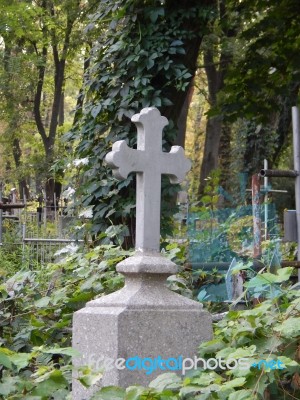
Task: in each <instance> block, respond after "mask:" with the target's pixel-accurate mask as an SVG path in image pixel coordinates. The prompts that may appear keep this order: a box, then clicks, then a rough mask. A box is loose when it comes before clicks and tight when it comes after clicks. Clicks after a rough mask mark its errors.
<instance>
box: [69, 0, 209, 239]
mask: <svg viewBox="0 0 300 400" xmlns="http://www.w3.org/2000/svg"><path fill="white" fill-rule="evenodd" d="M169 3H170V4H169ZM194 3H195V2H186V4H176V7H174V6H172V4H171V2H161V1H156V0H153V1H148V2H146V3H145V4H144V3H141V2H139V1H131V2H128V1H124V0H118V1H114V2H112V1H110V0H106V1H102V2H101V3H100V4H99V8H98V11H97V12H96V13H95V14H94V16H93V17H92V18H91V22H90V24H89V25H88V26H87V30H88V31H89V30H97V32H99V36H100V37H99V41H98V42H97V43H96V44H95V45H94V47H93V51H92V57H91V60H92V64H91V67H90V70H89V73H88V74H87V79H86V82H85V91H86V93H87V99H88V100H87V102H86V104H85V105H84V107H83V109H82V110H80V112H81V116H82V118H81V119H80V120H79V121H78V124H77V126H76V127H75V128H74V130H73V132H72V133H71V134H70V135H67V139H70V138H73V139H74V140H77V141H78V140H79V144H78V147H77V154H79V157H89V164H88V165H87V166H86V167H85V172H84V185H82V186H81V193H82V194H83V197H82V201H83V203H84V205H86V206H88V205H92V206H93V218H94V224H93V227H92V229H93V232H95V233H97V232H101V231H104V230H105V229H106V228H107V226H108V225H109V224H110V222H109V221H110V220H109V219H111V220H112V221H113V223H114V225H118V224H120V223H124V222H125V223H126V224H127V226H128V228H129V236H131V238H129V239H128V241H129V243H128V244H129V245H132V242H134V221H133V219H134V200H133V199H134V179H133V177H132V176H129V177H128V179H126V180H125V181H122V182H116V180H115V179H113V178H112V174H111V170H110V168H107V167H106V165H105V164H104V163H103V159H104V156H105V154H107V153H108V151H110V149H111V145H112V142H115V141H116V140H120V139H126V141H127V143H128V144H129V145H130V146H131V147H134V146H135V144H136V129H135V127H134V126H133V125H132V124H131V123H130V119H129V118H130V117H132V115H133V114H135V113H137V112H139V111H140V110H141V109H142V108H143V107H149V106H156V107H158V108H160V109H161V112H162V114H163V115H166V116H167V117H170V116H171V115H172V113H173V114H175V116H176V118H177V117H178V113H179V110H177V109H176V104H174V101H181V100H180V99H182V96H184V95H185V92H186V90H187V87H188V85H189V83H190V82H191V78H192V75H193V73H194V66H193V65H189V60H188V59H187V57H185V56H186V54H187V49H188V44H189V43H191V42H192V41H194V43H195V44H197V43H198V42H199V40H200V36H201V33H200V32H199V26H201V24H203V26H205V23H206V21H207V19H209V18H210V13H211V12H212V9H211V8H207V7H205V6H203V5H199V6H197V5H195V4H194ZM196 25H197V26H196ZM175 136H176V129H175V124H174V120H172V118H170V124H169V126H168V128H167V129H166V130H165V135H164V143H163V148H164V150H167V151H169V149H170V145H171V144H173V143H174V138H175ZM176 190H177V189H176V187H174V186H173V187H171V186H170V184H168V183H167V180H166V179H163V196H162V198H163V205H162V210H163V219H162V227H163V231H164V229H165V228H166V226H167V223H165V222H169V221H168V217H169V216H170V214H172V213H173V212H174V200H172V199H174V195H175V192H176ZM128 244H127V245H128Z"/></svg>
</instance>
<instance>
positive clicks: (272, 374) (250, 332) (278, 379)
mask: <svg viewBox="0 0 300 400" xmlns="http://www.w3.org/2000/svg"><path fill="white" fill-rule="evenodd" d="M291 273H292V269H289V268H287V269H282V270H280V272H279V273H278V275H274V274H270V273H261V274H259V275H257V276H255V277H254V278H253V279H251V280H250V281H249V283H248V287H253V286H257V285H258V286H264V285H265V284H266V282H267V283H268V284H271V285H272V284H273V283H276V284H278V285H279V288H280V290H279V291H277V294H276V296H274V297H272V298H270V299H268V300H264V301H263V302H261V303H259V304H257V305H256V306H255V307H254V308H252V309H249V310H243V311H230V312H229V313H228V314H227V315H226V317H225V318H224V319H223V320H221V321H219V322H218V323H216V324H215V326H214V339H213V340H211V341H209V342H204V343H202V344H201V345H200V347H199V356H200V357H202V358H204V359H206V360H208V359H209V358H221V359H224V360H230V359H240V358H246V359H247V361H248V362H249V367H247V368H245V369H241V368H239V367H238V368H235V369H233V368H225V369H221V368H217V369H215V370H201V369H200V370H197V371H193V372H192V373H190V374H189V375H187V376H185V377H183V378H179V377H178V376H177V375H175V374H173V373H166V374H163V375H160V376H159V377H158V378H156V379H155V380H154V381H153V382H151V383H150V385H149V388H141V387H139V386H136V387H129V388H127V389H120V388H115V387H108V388H104V389H101V390H100V392H99V393H98V394H96V395H95V396H94V397H93V398H94V399H101V400H104V399H106V398H114V397H113V396H116V397H115V398H118V399H120V400H129V399H136V400H140V399H155V400H177V399H178V400H179V399H182V400H183V399H184V400H188V399H197V400H213V399H219V400H250V399H251V400H262V399H266V398H274V399H275V398H276V400H284V399H295V398H299V395H300V385H299V366H300V364H299V361H300V356H299V333H300V292H299V290H298V289H297V288H296V287H291V286H290V285H289V284H288V283H287V281H288V279H289V277H290V274H291ZM278 359H279V360H281V362H282V363H283V364H284V368H283V369H271V368H268V367H262V368H257V367H256V366H253V365H252V364H253V363H258V362H259V361H260V360H269V361H271V360H278ZM109 396H111V397H109ZM270 396H271V397H270Z"/></svg>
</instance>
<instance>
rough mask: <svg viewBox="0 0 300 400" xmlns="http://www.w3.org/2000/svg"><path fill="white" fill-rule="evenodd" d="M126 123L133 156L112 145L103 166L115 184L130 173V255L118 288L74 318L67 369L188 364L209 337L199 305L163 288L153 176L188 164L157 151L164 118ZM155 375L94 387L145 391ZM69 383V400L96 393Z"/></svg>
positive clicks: (143, 116)
mask: <svg viewBox="0 0 300 400" xmlns="http://www.w3.org/2000/svg"><path fill="white" fill-rule="evenodd" d="M132 121H133V122H134V123H135V124H136V126H137V128H138V146H137V150H133V149H130V148H129V147H128V146H127V144H126V142H125V141H119V142H116V143H115V144H114V145H113V150H112V152H110V153H109V154H108V155H107V157H106V160H107V162H108V164H109V165H111V166H112V167H113V171H114V174H115V176H116V177H118V178H119V179H125V178H126V177H127V175H128V174H129V173H130V172H136V173H137V211H136V224H137V225H136V228H137V229H136V252H135V254H134V255H133V256H132V257H129V258H127V259H126V260H124V261H122V262H120V263H119V264H118V265H117V270H118V271H119V272H121V273H122V274H123V275H125V286H124V288H122V289H121V290H119V291H117V292H115V293H112V294H110V295H107V296H104V297H101V298H99V299H96V300H93V301H90V302H89V303H87V305H86V307H85V308H84V309H82V310H80V311H78V312H76V313H75V314H74V319H73V346H74V347H75V348H76V349H77V350H78V351H79V352H80V353H81V356H80V357H78V358H75V359H74V360H73V361H74V365H75V367H76V366H77V367H80V366H83V365H86V364H92V366H94V367H95V364H98V366H99V362H100V361H101V360H102V361H103V360H104V359H107V358H109V359H113V360H116V359H119V358H124V359H128V358H130V357H139V358H146V357H149V358H151V359H153V360H154V359H155V358H157V357H161V358H162V359H168V358H170V357H175V358H176V357H178V356H182V357H183V358H185V357H186V358H188V357H189V358H193V357H194V356H197V348H198V346H199V344H200V343H201V342H203V341H205V340H209V339H211V337H212V323H211V316H210V314H209V313H207V312H206V311H204V310H203V308H202V305H201V304H200V303H198V302H195V301H192V300H190V299H188V298H185V297H183V296H180V295H178V294H176V293H174V292H172V291H170V290H169V289H167V287H166V286H165V280H166V278H167V277H168V276H169V275H172V274H175V273H176V272H177V267H176V265H175V264H174V263H173V262H171V261H170V260H168V259H167V258H165V257H163V256H162V255H161V254H160V252H159V238H160V196H161V193H160V187H161V175H162V174H167V175H169V176H170V177H171V181H172V182H180V181H182V180H183V179H184V176H185V174H186V172H187V171H188V169H189V168H190V163H189V161H188V160H187V159H186V158H185V157H184V153H183V149H182V148H181V147H179V146H174V147H172V149H171V151H170V153H163V152H162V129H163V127H164V126H165V125H166V124H167V119H166V118H164V117H162V116H161V115H160V112H159V111H158V110H157V109H156V108H146V109H143V110H142V111H141V112H140V113H139V114H136V115H134V116H133V117H132ZM162 372H163V371H161V370H157V371H155V372H153V373H152V374H151V375H149V374H148V375H146V374H145V371H144V370H134V371H132V370H130V369H128V368H124V369H122V370H119V369H117V368H113V369H111V370H107V371H106V372H105V374H104V376H103V379H102V382H100V386H109V385H119V386H124V387H127V386H130V385H132V384H140V385H146V384H147V383H149V382H150V381H151V380H153V379H154V378H155V377H156V376H157V375H158V374H159V373H162ZM166 372H167V371H166ZM76 378H77V376H76V374H74V379H73V399H74V400H82V399H89V398H90V397H91V395H92V394H93V393H94V392H95V391H96V390H97V389H99V386H98V387H97V386H93V387H92V388H90V389H86V388H85V387H83V386H82V385H81V384H80V383H79V381H78V380H77V379H76Z"/></svg>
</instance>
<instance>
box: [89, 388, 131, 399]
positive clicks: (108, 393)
mask: <svg viewBox="0 0 300 400" xmlns="http://www.w3.org/2000/svg"><path fill="white" fill-rule="evenodd" d="M125 396H126V390H125V389H122V388H119V387H116V386H107V387H104V388H102V389H101V390H100V391H99V392H98V393H96V394H95V395H94V396H92V397H91V400H112V399H114V400H124V399H125Z"/></svg>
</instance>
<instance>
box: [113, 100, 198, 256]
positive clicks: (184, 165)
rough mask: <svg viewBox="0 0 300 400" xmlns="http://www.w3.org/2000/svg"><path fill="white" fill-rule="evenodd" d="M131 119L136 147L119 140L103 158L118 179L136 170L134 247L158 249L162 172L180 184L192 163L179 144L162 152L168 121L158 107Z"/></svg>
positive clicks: (146, 109)
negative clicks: (134, 127) (164, 131)
mask: <svg viewBox="0 0 300 400" xmlns="http://www.w3.org/2000/svg"><path fill="white" fill-rule="evenodd" d="M131 121H132V122H134V123H135V125H136V126H137V132H138V137H137V150H134V149H131V148H129V147H128V146H127V144H126V142H125V140H120V141H117V142H115V143H114V144H113V147H112V151H111V152H110V153H108V154H107V155H106V158H105V160H106V162H107V163H108V164H109V165H110V166H111V167H112V168H113V174H114V176H115V177H116V178H117V179H120V180H121V179H126V178H127V176H128V174H129V173H130V172H136V173H137V178H136V179H137V187H136V241H135V248H136V250H138V251H143V252H147V251H155V252H159V248H160V246H159V243H160V198H161V175H162V174H166V175H169V177H170V182H171V183H180V182H182V181H183V179H184V177H185V175H186V173H187V172H188V171H189V169H190V167H191V163H190V161H189V160H188V159H187V158H186V157H185V155H184V150H183V148H182V147H180V146H173V147H172V148H171V151H170V153H165V152H163V151H162V130H163V128H164V126H166V125H167V124H168V120H167V118H165V117H162V116H161V114H160V112H159V111H158V109H157V108H154V107H150V108H144V109H143V110H142V111H141V112H140V113H139V114H135V115H134V116H133V117H132V118H131Z"/></svg>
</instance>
